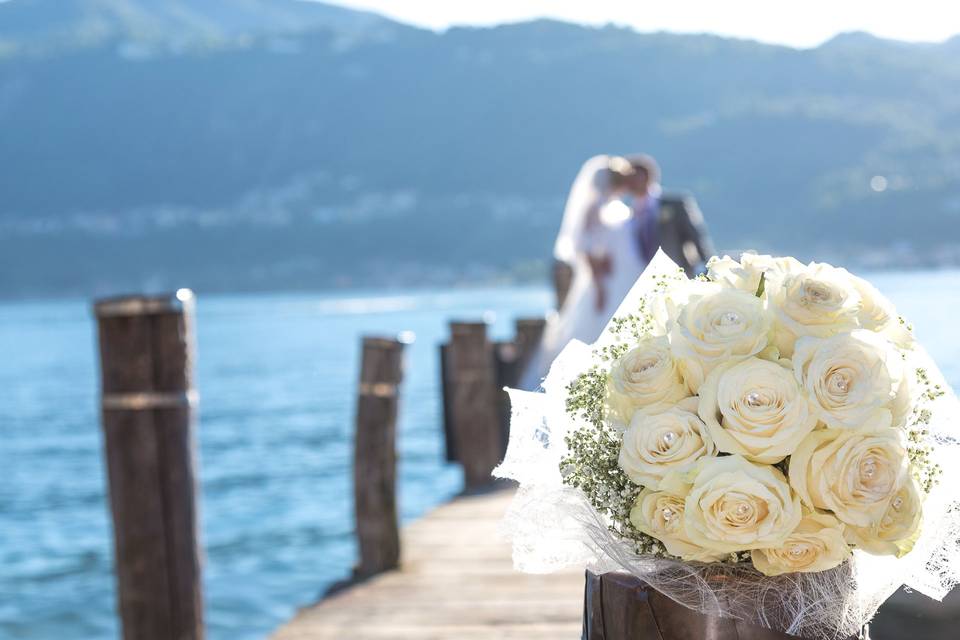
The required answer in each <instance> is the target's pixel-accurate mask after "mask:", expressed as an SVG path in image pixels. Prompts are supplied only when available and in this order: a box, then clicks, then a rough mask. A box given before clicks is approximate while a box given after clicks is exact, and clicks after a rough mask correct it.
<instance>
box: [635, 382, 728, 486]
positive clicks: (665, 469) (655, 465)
mask: <svg viewBox="0 0 960 640" xmlns="http://www.w3.org/2000/svg"><path fill="white" fill-rule="evenodd" d="M696 410H697V399H696V398H689V399H687V400H686V401H683V402H681V403H680V404H679V405H678V406H676V407H674V408H672V409H668V410H666V411H663V412H661V413H656V414H648V413H644V412H637V413H635V414H634V416H633V420H631V421H630V427H629V428H628V429H627V430H626V432H624V434H623V443H622V444H621V446H620V458H619V464H620V468H621V469H623V471H624V473H626V474H627V477H628V478H630V479H631V480H632V481H633V482H636V483H637V484H639V485H643V486H645V487H652V488H654V489H656V488H657V487H658V486H659V485H660V481H661V480H663V478H664V477H665V476H666V475H667V474H668V473H670V472H671V471H678V472H682V471H687V470H689V469H691V468H692V467H693V466H694V465H695V464H696V462H697V460H699V459H700V458H703V457H705V456H713V455H716V452H717V448H716V446H715V445H714V444H713V440H711V439H710V436H709V435H707V429H706V427H705V426H704V424H703V422H702V421H701V420H700V417H699V416H698V415H697V414H696Z"/></svg>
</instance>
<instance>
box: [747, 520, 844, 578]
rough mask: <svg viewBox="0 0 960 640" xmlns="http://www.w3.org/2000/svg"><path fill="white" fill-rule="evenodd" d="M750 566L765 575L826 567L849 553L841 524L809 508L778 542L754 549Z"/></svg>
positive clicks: (835, 563) (839, 560)
mask: <svg viewBox="0 0 960 640" xmlns="http://www.w3.org/2000/svg"><path fill="white" fill-rule="evenodd" d="M750 555H751V557H752V560H753V566H754V567H756V569H757V571H759V572H760V573H762V574H764V575H767V576H778V575H780V574H783V573H807V572H816V571H826V570H827V569H832V568H834V567H836V566H838V565H840V564H842V563H843V561H844V560H846V559H847V558H849V557H850V547H848V546H847V541H846V540H845V539H844V537H843V525H842V524H840V521H839V520H837V519H836V518H834V517H833V516H831V515H828V514H825V513H817V512H814V511H811V512H809V513H807V514H806V515H805V516H804V517H803V519H802V520H801V521H800V524H799V525H798V526H797V528H796V529H795V530H794V531H793V533H791V534H790V535H789V536H788V537H787V539H786V540H785V541H784V543H783V544H782V545H780V546H779V547H773V548H770V549H757V550H755V551H753V552H752V553H751V554H750Z"/></svg>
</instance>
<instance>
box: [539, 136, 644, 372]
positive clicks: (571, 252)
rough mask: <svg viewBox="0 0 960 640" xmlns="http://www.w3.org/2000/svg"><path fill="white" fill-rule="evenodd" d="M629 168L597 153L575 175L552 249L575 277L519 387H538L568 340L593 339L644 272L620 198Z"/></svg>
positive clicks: (629, 215) (623, 161)
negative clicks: (570, 267)
mask: <svg viewBox="0 0 960 640" xmlns="http://www.w3.org/2000/svg"><path fill="white" fill-rule="evenodd" d="M633 171H634V170H633V168H632V167H631V166H630V163H629V162H628V161H627V160H626V159H624V158H620V157H617V156H605V155H601V156H596V157H593V158H590V159H589V160H587V162H586V163H584V165H583V167H582V168H581V169H580V173H579V174H577V177H576V179H575V180H574V182H573V186H572V187H571V188H570V195H569V196H568V198H567V206H566V208H565V209H564V212H563V221H562V223H561V225H560V233H559V234H558V235H557V241H556V244H555V245H554V250H553V251H554V257H555V258H556V259H557V260H560V261H563V262H566V263H568V264H570V265H571V266H572V267H573V281H572V283H571V285H570V291H569V293H568V294H567V296H566V299H565V300H564V302H563V306H562V307H561V308H560V310H559V312H558V313H556V314H554V315H553V316H551V317H550V318H549V319H548V320H547V326H546V329H545V330H544V334H543V339H542V341H541V343H540V347H539V349H538V351H537V353H536V354H535V355H534V357H533V358H532V360H531V362H530V365H529V366H528V367H527V370H526V372H525V373H524V378H523V381H522V382H523V384H522V386H523V388H525V389H533V388H536V387H537V386H539V384H540V381H541V380H542V379H543V377H544V376H545V375H546V374H547V369H548V368H549V366H550V363H551V362H553V360H554V358H556V356H557V354H559V353H560V351H561V350H563V348H564V347H565V346H566V345H567V343H568V342H570V341H571V340H580V341H582V342H586V343H588V344H589V343H592V342H594V341H595V340H596V339H597V338H598V337H599V336H600V333H601V332H602V331H603V328H604V327H605V326H606V324H607V322H609V320H610V318H611V317H612V316H613V314H614V312H615V311H616V310H617V306H618V305H619V304H620V301H621V300H622V299H623V297H624V296H625V295H626V294H627V292H629V291H630V288H631V287H632V286H633V284H634V282H636V279H637V277H638V276H639V275H640V274H641V273H642V272H643V268H644V266H645V263H644V262H643V258H642V256H641V255H640V248H639V244H638V241H637V238H636V233H634V228H633V211H632V210H631V209H630V207H628V206H627V205H626V204H624V203H623V202H622V201H621V200H620V199H619V197H620V195H621V194H623V193H624V192H625V191H626V188H627V183H628V180H629V178H630V176H631V175H632V174H633Z"/></svg>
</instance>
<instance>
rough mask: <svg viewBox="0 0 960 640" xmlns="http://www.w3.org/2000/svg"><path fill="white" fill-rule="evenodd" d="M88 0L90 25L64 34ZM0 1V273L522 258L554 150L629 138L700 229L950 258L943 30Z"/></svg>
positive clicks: (125, 283) (210, 281)
mask: <svg viewBox="0 0 960 640" xmlns="http://www.w3.org/2000/svg"><path fill="white" fill-rule="evenodd" d="M60 6H64V7H69V8H70V10H69V11H67V10H64V11H63V12H60V11H58V10H54V7H60ZM118 7H119V8H118ZM297 11H303V12H304V13H303V15H304V16H306V17H304V18H302V20H300V19H296V15H300V14H296V13H295V12H297ZM4 12H12V13H7V14H6V15H5V14H4ZM10 16H19V17H17V19H16V20H9V17H10ZM90 16H95V17H96V20H93V18H90ZM105 16H107V17H105ZM110 16H112V17H110ZM116 16H121V17H120V18H117V17H116ZM129 16H147V17H146V18H143V21H144V22H142V23H141V22H138V21H137V20H140V18H137V20H133V18H129ZM197 16H206V18H205V19H204V20H200V19H199V18H197ZM254 16H262V19H254V18H253V17H254ZM284 16H288V17H284ZM289 16H294V17H293V18H289ZM90 20H93V21H94V22H96V21H100V22H103V23H106V22H109V21H110V20H113V22H109V23H110V24H112V25H115V26H113V27H111V28H110V29H108V30H105V31H104V33H107V35H103V36H101V37H98V38H85V39H81V40H77V39H73V40H71V38H70V37H69V35H70V34H73V33H76V32H78V29H79V27H77V26H76V25H78V24H90V23H91V22H90ZM137 24H150V25H153V26H151V27H150V28H149V29H147V28H142V29H141V28H139V27H136V25H137ZM0 25H2V26H0V40H2V41H3V42H26V43H29V45H23V44H21V45H17V46H7V47H6V49H5V51H6V52H7V53H6V54H5V55H4V56H3V57H2V58H0V295H7V296H11V295H14V296H25V295H54V294H62V293H74V294H83V295H91V294H96V293H104V292H115V291H117V290H121V289H152V288H162V287H171V286H184V285H188V286H194V287H197V288H199V289H201V290H235V289H248V288H258V289H271V288H299V287H306V288H309V287H321V286H337V285H356V284H373V285H389V284H411V283H413V284H420V283H432V282H449V281H453V280H477V279H490V278H498V277H504V276H511V277H512V276H517V275H518V274H519V275H530V274H542V273H544V268H545V265H546V263H547V258H548V256H549V252H550V245H551V242H552V236H553V234H555V231H556V228H557V226H558V222H559V220H558V219H559V214H560V211H561V210H562V206H563V198H564V197H565V195H566V190H567V189H568V188H569V183H570V181H571V180H572V178H573V176H574V174H575V173H576V171H577V168H578V166H579V164H580V163H581V162H582V161H583V160H584V159H585V158H587V157H589V156H590V155H593V154H595V153H601V152H613V153H628V152H632V151H636V150H645V151H648V152H650V153H653V154H654V155H655V156H656V157H657V158H658V159H659V160H660V161H661V164H662V165H663V168H664V176H665V183H666V185H667V187H668V188H684V189H689V190H691V191H693V192H694V193H695V194H696V196H697V198H698V200H699V202H700V204H701V207H702V208H703V210H704V212H705V214H706V215H707V218H708V222H709V223H710V225H711V228H712V230H713V232H714V235H715V236H716V240H717V244H718V245H719V246H720V247H721V248H722V249H728V250H735V249H743V248H756V249H761V250H772V251H778V252H785V253H793V254H797V255H798V256H799V257H803V258H809V257H813V256H817V257H819V258H821V259H832V260H837V261H838V262H842V263H844V264H853V265H856V264H867V265H876V264H881V263H885V262H886V263H894V264H898V265H903V264H933V263H946V262H950V263H953V262H956V261H958V260H960V237H958V233H957V229H958V228H960V226H958V223H960V179H958V176H960V99H958V98H957V92H956V87H957V86H960V84H958V83H960V58H958V57H957V56H956V42H957V41H956V39H954V40H951V41H948V42H946V43H944V44H941V45H912V44H906V43H900V42H891V41H885V40H880V39H877V38H873V37H871V36H867V35H865V34H851V35H846V36H842V37H838V38H836V39H834V40H832V41H830V42H828V43H826V44H824V45H823V46H821V47H819V48H816V49H808V50H797V49H791V48H786V47H777V46H770V45H763V44H759V43H755V42H749V41H742V40H732V39H724V38H720V37H715V36H707V35H673V34H667V33H656V34H641V33H637V32H635V31H632V30H629V29H623V28H617V27H604V28H588V27H581V26H577V25H572V24H566V23H561V22H555V21H547V20H541V21H534V22H527V23H521V24H514V25H506V26H500V27H494V28H455V29H450V30H448V31H445V32H443V33H435V32H432V31H426V30H421V29H417V28H413V27H410V26H406V25H402V24H398V23H395V22H391V21H389V20H386V19H384V18H379V17H376V16H373V15H371V14H363V13H360V14H355V13H354V12H351V11H348V10H345V9H339V8H334V7H329V6H326V5H322V4H319V3H312V2H301V1H298V0H257V1H255V2H254V1H250V2H247V1H244V0H237V1H235V2H230V1H229V0H193V1H190V2H188V1H187V0H178V1H176V2H174V1H170V2H160V0H125V1H121V0H116V1H108V0H99V1H98V0H66V1H63V2H61V1H60V0H58V1H56V2H54V1H53V0H11V1H10V2H7V3H5V4H0ZM131 25H133V26H131ZM185 25H201V26H198V27H196V28H195V29H193V30H191V29H190V28H188V27H187V26H185ZM210 25H213V26H210ZM210 30H213V31H215V32H216V33H218V34H221V35H220V36H218V37H217V38H207V39H205V38H204V37H203V36H202V34H204V33H210V32H212V31H210ZM65 34H66V35H65ZM186 34H193V35H190V36H189V38H187V39H186V40H185V39H184V38H186ZM65 42H69V43H70V44H69V45H65V44H64V43H65ZM184 42H186V44H184Z"/></svg>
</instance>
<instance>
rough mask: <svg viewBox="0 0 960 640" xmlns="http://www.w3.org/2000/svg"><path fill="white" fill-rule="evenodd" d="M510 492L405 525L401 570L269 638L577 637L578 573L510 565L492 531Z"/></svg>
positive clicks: (333, 599)
mask: <svg viewBox="0 0 960 640" xmlns="http://www.w3.org/2000/svg"><path fill="white" fill-rule="evenodd" d="M512 496H513V491H512V490H509V489H507V490H499V491H491V492H489V493H485V494H479V495H472V496H465V497H460V498H457V499H455V500H453V501H452V502H450V503H447V504H445V505H442V506H440V507H438V508H437V509H435V510H434V511H432V512H430V513H429V514H427V516H425V517H424V518H423V519H421V520H418V521H416V522H414V523H412V524H411V525H409V526H408V527H406V528H405V529H404V530H403V532H402V534H401V537H402V545H401V546H402V548H403V561H402V565H401V567H400V569H398V570H395V571H389V572H386V573H382V574H380V575H378V576H376V577H374V578H372V579H370V580H367V581H365V582H361V583H359V584H357V585H355V586H353V587H350V588H348V589H345V590H343V591H340V592H338V593H336V594H334V595H332V596H329V597H327V598H325V599H324V600H322V601H321V602H320V603H318V604H316V605H314V606H312V607H310V608H308V609H304V610H303V611H301V612H300V613H299V614H298V615H297V616H296V618H294V619H293V620H292V621H291V622H289V623H287V625H285V626H284V627H282V628H280V629H279V630H278V631H277V632H276V633H275V634H274V635H273V636H272V640H327V639H331V640H332V639H334V638H336V639H341V638H351V639H352V640H364V639H370V640H373V639H374V638H377V639H383V638H397V639H403V638H410V639H413V638H416V639H417V640H428V639H439V638H451V639H454V638H455V639H457V640H508V639H513V638H516V639H518V640H519V639H523V640H541V639H542V640H546V639H547V638H549V639H550V640H564V639H570V640H573V639H574V638H579V637H580V630H581V624H582V621H581V614H582V611H583V584H584V583H583V573H582V572H580V571H570V572H564V573H554V574H550V575H528V574H523V573H520V572H518V571H515V570H514V569H513V563H512V561H511V557H510V545H509V544H508V543H507V542H504V541H503V540H502V539H501V538H500V536H498V535H497V527H498V525H499V522H500V519H501V518H502V517H503V513H504V511H505V510H506V508H507V506H508V504H509V501H510V499H511V497H512Z"/></svg>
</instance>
